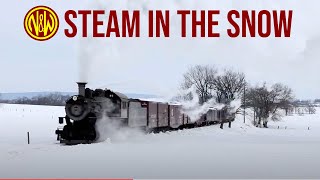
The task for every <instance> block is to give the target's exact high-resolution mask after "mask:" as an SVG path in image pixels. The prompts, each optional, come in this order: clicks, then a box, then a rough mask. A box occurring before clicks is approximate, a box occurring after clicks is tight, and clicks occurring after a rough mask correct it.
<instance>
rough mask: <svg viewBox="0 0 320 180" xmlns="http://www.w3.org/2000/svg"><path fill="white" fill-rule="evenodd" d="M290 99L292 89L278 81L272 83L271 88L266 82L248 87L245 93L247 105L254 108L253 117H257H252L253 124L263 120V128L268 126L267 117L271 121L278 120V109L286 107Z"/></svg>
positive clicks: (257, 124) (258, 124)
mask: <svg viewBox="0 0 320 180" xmlns="http://www.w3.org/2000/svg"><path fill="white" fill-rule="evenodd" d="M292 99H293V94H292V90H291V89H290V88H289V87H287V86H285V85H282V84H280V83H277V84H274V85H273V86H272V87H271V89H269V88H268V87H267V86H266V84H263V86H260V87H255V88H249V90H248V92H247V95H246V102H247V106H249V107H252V108H253V109H254V114H255V117H257V118H258V121H256V119H254V124H255V125H256V126H260V125H261V122H263V127H265V128H267V127H268V119H269V118H270V119H271V120H273V121H277V120H280V118H281V116H280V114H279V112H278V110H279V109H280V108H281V107H288V106H289V105H288V104H289V102H291V100H292Z"/></svg>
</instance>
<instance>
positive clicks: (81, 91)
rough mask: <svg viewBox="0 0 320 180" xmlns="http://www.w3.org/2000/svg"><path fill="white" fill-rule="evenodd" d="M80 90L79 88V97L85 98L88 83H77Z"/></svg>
mask: <svg viewBox="0 0 320 180" xmlns="http://www.w3.org/2000/svg"><path fill="white" fill-rule="evenodd" d="M77 84H78V88H79V95H80V96H85V91H86V84H87V83H86V82H77Z"/></svg>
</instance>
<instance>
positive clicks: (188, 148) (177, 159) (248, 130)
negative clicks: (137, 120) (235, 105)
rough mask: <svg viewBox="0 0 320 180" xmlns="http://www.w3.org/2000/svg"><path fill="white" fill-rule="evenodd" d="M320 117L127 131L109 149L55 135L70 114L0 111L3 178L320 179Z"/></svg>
mask: <svg viewBox="0 0 320 180" xmlns="http://www.w3.org/2000/svg"><path fill="white" fill-rule="evenodd" d="M317 113H318V114H315V115H304V116H299V115H294V116H288V117H285V118H284V119H283V121H281V122H276V123H270V128H269V129H260V128H255V127H252V126H251V125H250V123H247V124H244V123H243V117H242V116H239V117H238V118H237V120H236V122H234V123H233V127H232V128H231V129H229V128H225V129H223V130H221V129H219V127H218V126H211V127H202V128H197V129H189V130H183V131H176V132H167V133H160V134H149V135H143V134H141V133H137V132H134V133H128V132H127V133H119V134H118V135H117V136H115V138H114V139H112V140H108V141H106V142H102V143H97V144H91V145H76V146H63V145H60V144H58V143H57V141H56V136H55V134H54V131H55V129H56V128H57V127H58V126H59V124H58V119H57V118H58V117H59V116H63V115H64V108H63V107H46V106H27V105H0V121H1V125H0V178H80V177H81V178H113V177H115V178H300V179H301V178H303V179H306V178H317V179H320V170H319V167H320V154H319V153H320V109H318V112H317ZM278 126H279V129H278ZM225 127H227V126H225ZM285 127H287V128H285ZM308 127H310V130H308ZM28 131H29V132H30V135H31V144H30V145H28V144H27V132H28Z"/></svg>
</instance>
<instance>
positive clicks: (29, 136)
mask: <svg viewBox="0 0 320 180" xmlns="http://www.w3.org/2000/svg"><path fill="white" fill-rule="evenodd" d="M28 144H30V133H29V132H28Z"/></svg>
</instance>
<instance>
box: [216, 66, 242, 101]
mask: <svg viewBox="0 0 320 180" xmlns="http://www.w3.org/2000/svg"><path fill="white" fill-rule="evenodd" d="M212 83H213V88H214V90H215V91H216V93H217V98H218V99H217V101H218V102H220V103H223V100H226V101H230V100H231V101H232V100H234V99H236V98H237V96H238V95H240V94H241V92H242V91H243V89H244V86H245V83H246V81H245V75H244V73H242V72H236V71H233V70H231V69H228V70H224V72H223V73H222V74H221V75H219V76H217V77H216V78H215V79H214V80H213V82H212Z"/></svg>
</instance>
